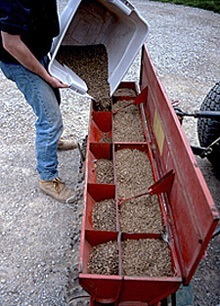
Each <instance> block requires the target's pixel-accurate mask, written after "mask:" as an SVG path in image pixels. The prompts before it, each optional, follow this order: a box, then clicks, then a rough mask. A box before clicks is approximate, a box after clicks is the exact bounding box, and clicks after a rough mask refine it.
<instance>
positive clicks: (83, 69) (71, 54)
mask: <svg viewBox="0 0 220 306" xmlns="http://www.w3.org/2000/svg"><path fill="white" fill-rule="evenodd" d="M56 59H57V60H58V61H59V62H60V63H61V64H65V65H66V66H68V67H69V68H70V69H72V70H73V71H74V72H75V73H76V74H77V75H78V76H79V77H80V78H81V79H83V80H84V81H85V82H86V84H87V86H88V93H89V94H90V95H91V96H92V97H94V98H95V100H96V101H95V102H94V105H95V108H96V109H97V110H99V111H109V110H111V98H110V87H109V83H108V56H107V51H106V48H105V46H104V45H92V46H89V45H87V46H61V47H60V48H59V51H58V53H57V56H56Z"/></svg>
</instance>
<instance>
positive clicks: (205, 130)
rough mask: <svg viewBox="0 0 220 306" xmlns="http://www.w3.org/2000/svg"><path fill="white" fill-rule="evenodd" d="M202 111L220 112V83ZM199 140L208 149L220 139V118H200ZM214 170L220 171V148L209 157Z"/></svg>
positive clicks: (216, 148)
mask: <svg viewBox="0 0 220 306" xmlns="http://www.w3.org/2000/svg"><path fill="white" fill-rule="evenodd" d="M200 110H201V111H220V82H218V83H216V84H215V86H213V87H212V89H211V90H210V91H209V93H208V94H207V96H206V97H205V99H204V101H203V102H202V104H201V108H200ZM197 131H198V138H199V142H200V145H201V147H208V146H209V145H210V144H211V143H212V142H213V141H215V140H216V139H217V138H219V137H220V118H219V119H213V118H199V119H198V123H197ZM207 158H208V160H209V161H210V162H211V163H212V165H213V166H214V168H215V169H216V170H217V171H219V170H220V146H215V147H214V148H213V151H212V153H211V154H210V155H208V156H207Z"/></svg>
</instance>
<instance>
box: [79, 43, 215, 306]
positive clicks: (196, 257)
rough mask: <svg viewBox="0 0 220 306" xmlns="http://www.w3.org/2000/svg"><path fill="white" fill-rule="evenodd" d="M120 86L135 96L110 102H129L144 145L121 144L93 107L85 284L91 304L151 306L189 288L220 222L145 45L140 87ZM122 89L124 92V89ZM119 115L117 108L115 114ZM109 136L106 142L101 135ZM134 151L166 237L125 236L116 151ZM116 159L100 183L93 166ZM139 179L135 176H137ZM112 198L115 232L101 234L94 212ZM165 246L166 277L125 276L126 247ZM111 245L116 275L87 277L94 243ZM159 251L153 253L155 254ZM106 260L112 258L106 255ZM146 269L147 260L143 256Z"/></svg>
mask: <svg viewBox="0 0 220 306" xmlns="http://www.w3.org/2000/svg"><path fill="white" fill-rule="evenodd" d="M119 88H120V89H132V90H133V91H135V93H136V97H134V96H132V97H127V96H126V97H124V96H120V95H117V97H116V96H115V97H114V95H113V103H115V102H116V101H118V100H120V99H121V100H123V99H127V100H129V101H132V102H133V104H134V105H136V107H137V108H138V109H139V114H140V120H141V123H142V127H143V132H144V139H145V140H144V141H141V142H126V141H125V142H116V141H115V140H114V130H113V116H114V112H113V111H106V112H103V111H96V110H95V109H94V107H93V105H92V106H91V113H90V125H89V132H88V142H87V152H86V161H85V192H84V211H83V224H82V235H81V251H80V273H79V281H80V284H81V286H82V287H83V288H84V289H85V290H86V291H87V292H88V293H89V294H90V296H91V305H103V304H110V303H112V304H111V305H132V306H136V305H154V304H157V303H159V302H160V301H161V300H163V299H165V298H166V297H167V296H169V295H171V294H173V293H175V292H176V291H177V290H178V288H179V287H180V285H181V284H183V285H188V284H189V283H190V280H191V278H192V276H193V274H194V272H195V270H196V268H197V266H198V264H199V262H200V260H201V259H202V256H203V255H204V252H205V250H206V247H207V245H208V243H209V241H210V239H211V237H212V234H213V232H214V230H215V227H216V225H217V222H218V217H219V216H218V212H217V210H216V208H215V205H214V203H213V199H212V197H211V195H210V192H209V190H208V188H207V185H206V183H205V181H204V178H203V175H202V174H201V171H200V169H199V168H198V165H197V163H196V160H195V157H194V155H193V153H192V150H191V148H190V145H189V144H188V141H187V140H186V138H185V135H184V133H183V131H182V128H181V125H180V122H179V120H178V118H177V115H176V114H175V111H174V110H173V107H172V104H171V102H170V101H169V99H168V97H167V96H166V94H165V91H164V90H163V87H162V85H161V83H160V81H159V80H158V78H157V75H156V72H155V70H154V67H153V66H152V63H151V60H150V58H149V55H148V52H147V48H146V46H143V48H142V60H141V75H140V84H139V85H137V84H136V83H133V82H122V83H121V84H120V85H119ZM122 92H123V91H122ZM118 111H120V110H118ZM106 135H107V137H108V139H110V140H109V141H108V142H104V143H103V142H102V141H101V140H102V139H103V137H104V136H106ZM126 148H129V149H137V150H139V151H141V152H143V153H144V154H146V157H147V159H148V160H149V161H150V165H151V171H152V175H153V180H154V182H153V184H150V186H147V185H146V186H145V189H144V190H143V193H149V194H150V195H152V194H156V195H157V197H158V205H159V207H160V212H161V220H162V225H163V232H162V233H155V232H150V231H149V232H148V231H146V232H141V233H138V232H126V231H123V230H122V229H121V226H120V222H119V206H120V205H122V203H121V201H122V200H121V199H120V198H119V191H118V181H117V179H118V177H117V171H116V169H115V168H116V162H115V156H116V154H117V152H118V151H119V150H124V149H126ZM99 159H107V160H111V161H112V164H113V172H114V181H113V182H111V183H110V184H108V183H107V184H105V183H101V184H100V183H98V182H97V173H96V166H95V165H96V163H97V161H98V160H99ZM138 175H139V174H138V173H137V176H138ZM106 199H113V201H114V205H115V211H116V214H115V216H116V217H115V220H113V223H115V230H113V231H111V230H110V231H109V230H97V229H95V228H94V226H93V221H92V212H93V209H94V205H95V203H97V202H100V201H104V200H106ZM140 239H143V240H145V239H146V240H148V241H149V240H152V241H153V240H154V241H155V240H156V241H162V242H163V243H164V244H166V246H167V247H168V249H169V253H170V262H171V266H172V268H171V271H172V273H171V274H169V275H163V276H152V275H127V274H126V273H125V272H124V267H123V265H124V258H123V256H124V255H123V254H124V253H123V243H124V242H125V241H133V240H137V241H138V240H140ZM109 241H112V242H113V243H115V244H116V245H117V262H116V266H117V273H116V274H114V275H111V274H105V275H103V274H96V273H90V272H89V268H88V265H89V260H90V255H91V252H92V250H93V248H94V247H95V246H98V245H101V244H106V243H108V242H109ZM157 252H160V250H154V251H153V253H152V256H153V257H154V256H155V255H156V253H157ZM105 256H106V260H107V261H108V258H107V256H108V254H107V253H106V254H104V255H103V257H105ZM141 256H142V258H141V260H143V265H144V264H145V263H146V260H147V259H146V258H145V256H143V254H142V255H141Z"/></svg>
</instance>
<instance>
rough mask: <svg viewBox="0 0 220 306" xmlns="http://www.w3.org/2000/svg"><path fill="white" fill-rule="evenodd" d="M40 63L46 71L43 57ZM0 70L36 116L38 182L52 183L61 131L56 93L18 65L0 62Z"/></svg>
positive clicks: (58, 101)
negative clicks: (39, 180)
mask: <svg viewBox="0 0 220 306" xmlns="http://www.w3.org/2000/svg"><path fill="white" fill-rule="evenodd" d="M41 63H42V65H44V66H45V67H46V68H47V58H46V57H45V58H44V59H43V60H42V61H41ZM0 68H1V70H2V72H3V73H4V75H5V76H6V77H7V78H8V79H9V80H12V81H13V82H15V83H16V85H17V87H18V89H19V90H20V91H21V92H22V93H23V95H24V97H25V99H26V100H27V102H28V103H29V104H30V106H31V107H32V109H33V111H34V113H35V115H36V116H37V120H36V123H35V127H36V140H35V147H36V158H37V167H36V168H37V171H38V173H39V175H40V178H41V179H42V180H52V179H54V178H55V177H57V175H58V171H57V166H58V158H57V143H58V140H59V138H60V136H61V134H62V131H63V122H62V116H61V112H60V107H59V104H60V96H59V90H58V89H54V88H52V87H51V86H50V85H49V84H48V83H46V82H45V81H44V80H43V79H41V78H40V77H39V76H38V75H36V74H34V73H32V72H31V71H29V70H27V69H26V68H24V67H23V66H22V65H20V64H16V63H15V64H14V63H4V62H1V61H0Z"/></svg>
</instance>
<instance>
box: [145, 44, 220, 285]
mask: <svg viewBox="0 0 220 306" xmlns="http://www.w3.org/2000/svg"><path fill="white" fill-rule="evenodd" d="M140 83H141V84H140V87H141V89H144V88H145V87H146V86H148V97H147V101H146V103H145V105H144V115H145V117H146V120H147V128H148V131H149V133H150V137H151V139H152V141H153V143H154V144H155V145H156V148H157V149H155V153H154V157H155V159H154V161H153V162H154V164H155V168H156V169H157V171H158V176H160V175H161V174H163V173H164V172H167V171H169V170H173V171H174V173H175V179H174V183H173V187H172V190H171V192H170V193H169V203H170V205H169V206H168V209H169V218H170V220H171V224H170V225H171V228H172V232H173V235H174V241H175V248H176V251H177V254H178V258H179V263H180V266H181V271H182V277H183V280H184V283H185V284H188V283H189V282H190V280H191V278H192V276H193V273H194V272H195V269H196V267H197V266H198V264H199V261H200V260H201V258H202V256H203V254H204V251H205V249H206V247H207V244H208V243H209V241H210V239H211V237H212V233H213V231H214V229H215V227H216V225H217V222H218V219H219V215H218V212H217V210H216V207H215V204H214V202H213V199H212V196H211V194H210V192H209V189H208V187H207V185H206V182H205V180H204V177H203V175H202V173H201V171H200V169H199V167H198V165H197V162H196V160H195V157H194V155H193V153H192V150H191V148H190V145H189V143H188V141H187V139H186V137H185V135H184V133H183V131H182V128H181V125H180V122H179V120H178V118H177V116H176V114H175V112H174V110H173V107H172V104H171V102H170V101H169V99H168V97H167V96H166V94H165V91H164V88H163V86H162V84H161V83H160V81H159V79H158V78H157V75H156V71H155V69H154V67H153V65H152V62H151V60H150V56H149V54H148V51H147V48H146V46H143V49H142V64H141V78H140Z"/></svg>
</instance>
